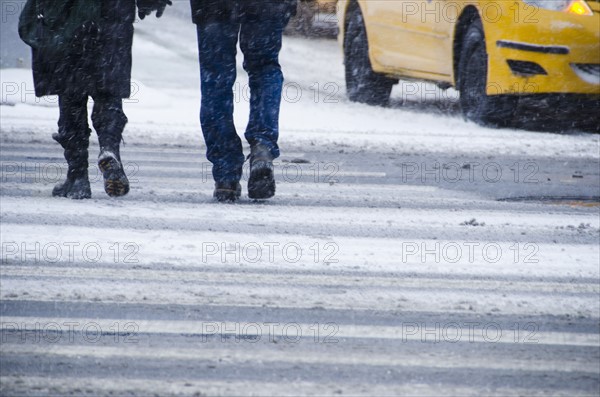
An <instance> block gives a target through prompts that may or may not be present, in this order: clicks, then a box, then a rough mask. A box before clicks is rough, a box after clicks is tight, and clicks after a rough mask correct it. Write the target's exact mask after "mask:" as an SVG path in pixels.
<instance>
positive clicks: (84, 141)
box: [19, 0, 171, 199]
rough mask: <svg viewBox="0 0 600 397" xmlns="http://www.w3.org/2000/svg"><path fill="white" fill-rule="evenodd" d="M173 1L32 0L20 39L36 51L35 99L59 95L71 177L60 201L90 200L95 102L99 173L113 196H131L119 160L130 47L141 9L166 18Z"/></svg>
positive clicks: (60, 138)
mask: <svg viewBox="0 0 600 397" xmlns="http://www.w3.org/2000/svg"><path fill="white" fill-rule="evenodd" d="M170 4H171V1H169V0H137V1H136V0H28V1H27V3H26V4H25V6H24V8H23V11H22V13H21V16H20V20H19V34H20V36H21V38H22V39H23V41H25V42H26V43H27V44H29V45H30V46H31V47H32V60H33V67H32V69H33V80H34V86H35V93H36V96H39V97H41V96H44V95H58V104H59V111H60V117H59V120H58V132H57V133H55V134H53V135H52V138H53V139H54V140H55V141H57V142H58V143H59V144H60V145H61V146H62V147H63V149H64V156H65V159H66V161H67V164H68V170H67V177H66V180H65V181H64V182H63V183H60V184H58V185H57V186H56V187H55V188H54V190H53V191H52V195H53V196H58V197H68V198H71V199H87V198H91V196H92V193H91V189H90V182H89V177H88V146H89V140H90V133H91V130H90V128H89V125H88V113H87V103H88V98H89V97H91V98H93V100H94V106H93V111H92V124H93V127H94V129H95V130H96V133H97V135H98V142H99V145H100V154H99V156H98V166H99V168H100V171H101V172H102V175H103V178H104V190H105V191H106V193H107V194H108V195H109V196H112V197H117V196H124V195H126V194H127V193H128V192H129V181H128V179H127V176H126V175H125V170H124V167H123V163H122V161H121V156H120V143H121V140H122V134H123V130H124V128H125V125H126V123H127V117H126V116H125V113H124V112H123V105H122V99H123V98H128V97H129V95H130V88H131V81H130V80H131V61H132V54H131V47H132V43H133V23H134V21H135V13H136V5H137V10H138V15H139V17H140V18H141V19H144V17H145V16H147V15H150V14H151V13H152V12H154V11H156V16H157V17H160V16H161V15H162V13H163V12H164V10H165V8H166V6H167V5H170Z"/></svg>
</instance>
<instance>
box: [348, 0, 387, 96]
mask: <svg viewBox="0 0 600 397" xmlns="http://www.w3.org/2000/svg"><path fill="white" fill-rule="evenodd" d="M348 12H349V15H348V24H347V27H346V31H345V34H344V66H345V71H346V92H347V95H348V98H349V99H350V101H352V102H360V103H366V104H369V105H375V106H385V105H387V104H388V102H389V99H390V94H391V92H392V86H393V85H394V84H396V83H397V80H394V79H390V78H388V77H386V76H385V75H382V74H380V73H376V72H374V71H373V68H372V67H371V61H370V60H369V44H368V41H367V31H366V29H365V24H364V19H363V16H362V13H361V11H360V7H359V6H358V4H355V6H354V7H351V9H350V10H348Z"/></svg>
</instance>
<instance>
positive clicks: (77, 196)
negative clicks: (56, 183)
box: [52, 182, 92, 200]
mask: <svg viewBox="0 0 600 397" xmlns="http://www.w3.org/2000/svg"><path fill="white" fill-rule="evenodd" d="M63 187H64V186H60V188H58V187H55V188H54V189H52V197H64V198H70V199H71V200H85V199H91V198H92V190H91V188H90V184H89V182H87V186H85V187H84V190H83V191H76V192H73V191H72V190H74V187H73V186H71V187H70V189H69V188H67V189H63Z"/></svg>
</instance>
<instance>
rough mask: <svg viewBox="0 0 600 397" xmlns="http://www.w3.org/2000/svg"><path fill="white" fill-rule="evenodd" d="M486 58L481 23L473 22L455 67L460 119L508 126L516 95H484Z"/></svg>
mask: <svg viewBox="0 0 600 397" xmlns="http://www.w3.org/2000/svg"><path fill="white" fill-rule="evenodd" d="M487 65H488V56H487V52H486V50H485V40H484V33H483V26H482V25H481V21H480V20H479V19H476V20H474V21H472V22H471V26H470V27H469V29H468V30H467V33H466V35H465V37H464V40H463V45H462V51H461V54H460V61H459V67H458V90H459V92H460V106H461V109H462V113H463V116H464V117H465V118H466V119H467V120H471V121H473V122H475V123H477V124H480V125H484V126H488V127H509V126H511V125H512V124H513V123H514V121H515V120H514V116H515V112H516V109H517V106H518V97H517V96H515V95H487V94H486V87H487V84H488V81H487V71H488V69H487Z"/></svg>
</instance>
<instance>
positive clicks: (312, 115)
mask: <svg viewBox="0 0 600 397" xmlns="http://www.w3.org/2000/svg"><path fill="white" fill-rule="evenodd" d="M186 3H187V2H176V4H175V6H174V7H173V8H172V9H169V10H168V11H171V12H170V13H168V14H166V15H165V16H164V19H162V20H159V21H155V20H153V18H151V19H150V21H144V22H143V23H142V24H140V25H139V26H137V27H136V29H137V35H136V39H135V48H134V60H135V64H134V80H135V86H134V87H135V90H134V95H133V97H132V99H131V100H129V101H127V104H126V112H127V115H128V117H129V119H130V123H129V125H128V127H127V130H126V137H125V140H126V142H127V145H126V146H125V147H124V149H123V154H122V155H123V159H124V162H125V164H126V166H127V170H128V173H129V176H130V180H131V182H132V189H131V192H130V194H129V195H128V196H126V197H124V198H122V199H118V200H115V199H110V198H108V197H106V195H105V194H104V193H103V190H102V182H101V180H100V178H99V176H98V172H97V169H96V167H95V166H94V165H92V166H91V167H90V173H91V176H92V191H93V199H92V200H86V201H83V202H73V201H70V200H66V199H54V198H52V197H50V191H51V189H52V186H53V185H54V183H56V182H57V181H58V180H60V179H61V178H62V176H63V175H64V172H65V169H66V165H65V164H64V163H63V159H62V158H61V155H62V153H61V150H60V149H59V148H58V147H57V146H58V145H56V144H53V142H52V141H51V138H50V135H51V133H52V132H54V130H55V128H56V127H55V125H56V119H57V115H58V112H57V108H56V105H55V103H54V102H53V101H52V99H42V100H40V101H38V102H37V103H36V101H35V99H34V98H33V96H32V94H31V92H29V91H28V90H31V89H32V86H31V77H30V72H29V71H26V70H2V71H1V78H2V89H3V91H2V106H1V107H0V111H1V119H0V127H1V135H0V142H1V153H0V161H1V165H2V189H1V192H0V214H1V223H0V239H1V246H2V252H1V260H2V262H1V264H0V299H1V303H0V317H1V337H2V341H1V343H2V344H1V346H2V348H1V351H0V361H1V363H2V365H0V394H1V395H108V394H112V395H144V396H145V395H152V394H154V395H331V394H338V395H339V394H342V395H427V396H431V395H442V394H444V395H473V396H480V395H501V396H506V395H552V396H556V395H565V396H573V395H593V394H594V393H596V392H597V390H598V388H599V387H600V322H599V321H600V299H599V297H600V267H599V262H600V247H599V244H598V243H599V233H600V216H599V212H598V211H599V207H598V201H597V200H598V196H600V180H599V178H600V172H599V164H600V163H599V158H598V148H599V146H598V145H599V139H598V135H592V134H585V133H577V132H575V133H569V134H551V133H544V132H539V131H518V130H491V129H486V128H481V127H478V126H475V125H473V124H469V123H465V122H464V121H463V120H462V119H461V118H460V117H459V116H458V115H457V113H456V101H455V100H454V99H452V96H453V95H454V94H453V93H452V92H443V91H440V90H437V89H434V88H432V87H429V86H418V87H417V88H418V89H417V90H416V91H415V90H413V88H414V87H415V86H412V85H409V83H406V84H404V85H401V86H399V87H396V89H395V91H394V99H393V101H392V106H391V107H390V108H385V109H383V108H373V107H369V106H364V105H357V104H351V103H348V102H347V101H346V99H345V98H344V88H343V68H342V65H341V53H340V51H339V49H338V47H337V44H336V43H335V42H334V41H327V40H307V39H303V38H298V37H290V38H286V42H285V45H284V50H283V52H282V64H283V66H284V70H285V72H286V84H287V85H286V87H287V92H286V93H285V95H286V96H284V102H283V110H282V121H281V130H282V132H281V146H282V157H281V158H280V159H278V162H277V164H276V167H277V172H276V177H277V180H278V193H277V196H276V197H275V198H274V199H273V200H271V201H268V202H264V203H254V202H251V201H250V200H248V199H243V200H242V201H241V202H240V203H239V204H236V205H218V204H216V203H214V202H213V201H212V198H211V194H212V188H213V185H212V181H211V178H210V172H209V171H210V168H209V165H208V163H207V162H206V161H205V160H204V157H203V150H204V146H203V144H202V140H201V133H200V130H199V126H198V124H199V123H198V117H197V116H198V104H199V98H198V92H197V91H198V76H197V74H198V70H197V61H196V58H195V37H194V34H195V32H194V28H193V25H192V24H191V23H189V21H188V19H187V15H186V12H187V6H188V5H187V4H186ZM239 77H240V81H239V91H238V95H239V96H238V99H239V100H238V106H237V109H236V123H237V125H238V126H239V130H240V131H243V127H244V124H245V118H246V117H247V109H246V107H247V102H246V100H245V97H244V85H245V84H246V79H245V76H244V73H243V71H241V69H240V74H239ZM407 93H410V97H409V96H408V94H407ZM418 102H424V103H421V105H420V106H418V105H417V104H418ZM96 152H97V146H94V147H93V148H92V150H91V153H96ZM244 189H245V187H244ZM507 199H508V201H507Z"/></svg>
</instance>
